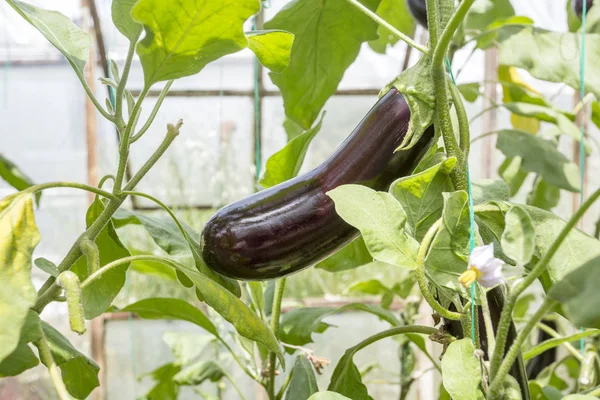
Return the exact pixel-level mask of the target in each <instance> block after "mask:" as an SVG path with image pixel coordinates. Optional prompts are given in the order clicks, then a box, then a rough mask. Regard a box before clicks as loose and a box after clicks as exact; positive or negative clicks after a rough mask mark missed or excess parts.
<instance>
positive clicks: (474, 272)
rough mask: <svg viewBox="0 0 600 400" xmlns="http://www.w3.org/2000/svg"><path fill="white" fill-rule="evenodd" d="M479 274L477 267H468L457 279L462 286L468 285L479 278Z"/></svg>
mask: <svg viewBox="0 0 600 400" xmlns="http://www.w3.org/2000/svg"><path fill="white" fill-rule="evenodd" d="M480 275H481V273H480V272H479V270H478V269H477V268H475V267H471V269H468V270H466V271H465V272H463V273H462V274H461V275H460V276H459V277H458V280H459V281H460V283H462V284H463V286H465V287H469V286H471V285H472V284H473V282H475V281H476V280H477V279H478V278H479V276H480Z"/></svg>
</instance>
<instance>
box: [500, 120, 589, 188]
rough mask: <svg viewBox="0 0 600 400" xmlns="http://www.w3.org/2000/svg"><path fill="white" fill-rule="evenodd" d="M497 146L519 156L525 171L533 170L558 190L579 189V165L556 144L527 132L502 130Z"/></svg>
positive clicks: (514, 155)
mask: <svg viewBox="0 0 600 400" xmlns="http://www.w3.org/2000/svg"><path fill="white" fill-rule="evenodd" d="M496 147H497V148H498V149H499V150H500V151H502V152H503V153H504V154H505V155H506V156H507V157H521V168H522V169H523V170H524V171H528V172H535V173H537V174H539V175H541V176H542V177H543V178H544V179H545V180H546V181H547V182H548V183H550V184H551V185H554V186H557V187H559V188H561V189H566V190H569V191H571V192H578V191H579V188H580V184H579V168H578V167H577V165H575V163H573V162H572V161H570V160H569V159H568V158H567V157H566V156H565V155H564V154H562V153H561V152H560V151H558V150H557V149H556V145H555V143H553V142H551V141H549V140H545V139H542V138H541V137H539V136H535V135H532V134H530V133H527V132H521V131H513V130H501V131H499V132H498V141H497V143H496ZM532 154H535V155H536V157H531V155H532Z"/></svg>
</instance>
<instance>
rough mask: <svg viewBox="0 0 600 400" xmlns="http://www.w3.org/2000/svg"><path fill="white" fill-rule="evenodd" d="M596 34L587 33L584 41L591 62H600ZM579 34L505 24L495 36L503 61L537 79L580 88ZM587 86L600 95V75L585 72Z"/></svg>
mask: <svg viewBox="0 0 600 400" xmlns="http://www.w3.org/2000/svg"><path fill="white" fill-rule="evenodd" d="M596 35H597V34H589V35H587V38H586V41H585V54H586V56H587V59H586V62H587V63H588V65H598V64H599V63H600V36H596ZM580 36H581V35H580V34H578V33H571V32H564V33H563V32H552V31H547V30H544V29H541V28H536V27H533V26H519V25H510V26H504V27H502V28H501V29H500V30H499V31H498V34H497V38H496V40H497V42H498V43H499V45H498V46H499V60H500V64H504V65H512V66H514V67H519V68H523V69H525V70H526V71H528V72H529V73H530V74H531V75H533V76H534V77H536V78H538V79H542V80H545V81H549V82H560V83H566V84H567V85H569V86H571V87H572V88H574V89H577V90H578V89H579V86H580V73H579V63H580V57H579V48H580V47H581V44H580V40H581V37H580ZM585 90H586V92H592V93H594V94H595V95H596V97H599V98H600V96H599V95H600V76H598V75H596V74H586V77H585Z"/></svg>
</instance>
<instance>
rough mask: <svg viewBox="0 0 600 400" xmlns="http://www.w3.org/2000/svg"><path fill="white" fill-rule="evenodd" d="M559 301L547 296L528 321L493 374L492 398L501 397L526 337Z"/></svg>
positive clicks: (490, 392) (490, 393) (490, 390)
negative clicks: (503, 385)
mask: <svg viewBox="0 0 600 400" xmlns="http://www.w3.org/2000/svg"><path fill="white" fill-rule="evenodd" d="M557 304H558V303H557V302H556V301H554V300H550V299H549V298H546V300H545V301H544V303H543V304H542V305H541V306H540V308H539V309H538V310H537V311H536V313H535V314H533V316H532V317H531V319H530V320H529V321H528V322H527V324H526V325H525V327H524V328H523V329H522V330H521V332H519V334H518V335H517V338H516V339H515V341H514V342H513V344H512V345H511V346H510V349H509V350H508V353H506V356H505V357H504V360H503V361H502V363H501V364H500V368H499V369H498V371H497V373H496V374H495V375H492V383H491V385H490V389H489V396H490V398H491V399H496V398H500V391H501V389H502V383H503V382H504V379H505V378H506V375H508V373H509V372H510V369H511V368H512V365H513V364H514V363H515V360H516V359H517V357H518V356H519V354H520V353H521V346H523V343H525V339H527V336H528V335H529V334H530V333H531V331H532V330H533V328H534V327H535V326H536V324H537V323H538V322H539V321H541V319H542V318H543V317H544V315H546V313H547V312H549V311H550V310H551V309H552V308H553V307H555V306H556V305H557Z"/></svg>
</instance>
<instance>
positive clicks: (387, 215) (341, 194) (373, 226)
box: [327, 185, 419, 269]
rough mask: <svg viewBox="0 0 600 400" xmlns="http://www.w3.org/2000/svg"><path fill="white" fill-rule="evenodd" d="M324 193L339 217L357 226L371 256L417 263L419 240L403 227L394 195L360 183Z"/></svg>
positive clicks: (394, 262)
mask: <svg viewBox="0 0 600 400" xmlns="http://www.w3.org/2000/svg"><path fill="white" fill-rule="evenodd" d="M327 195H328V196H329V197H331V198H332V199H333V201H334V202H335V209H336V211H337V213H338V214H339V216H340V217H342V218H343V219H344V221H346V222H347V223H349V224H350V225H352V226H354V227H355V228H357V229H358V230H359V231H360V232H361V234H362V237H363V239H364V241H365V243H366V245H367V248H368V249H369V252H370V253H371V255H372V256H373V258H374V259H375V260H378V261H383V262H386V263H388V264H392V265H397V266H399V267H404V268H408V269H415V268H416V267H417V263H416V255H417V251H418V249H419V243H418V242H417V241H416V240H415V239H413V238H412V237H410V236H408V234H407V233H406V231H405V225H406V213H405V212H404V209H403V208H402V205H400V203H399V202H398V201H396V199H394V197H393V196H392V195H391V194H389V193H385V192H376V191H374V190H372V189H369V188H367V187H365V186H361V185H342V186H339V187H337V188H335V189H334V190H332V191H329V192H327Z"/></svg>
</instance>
